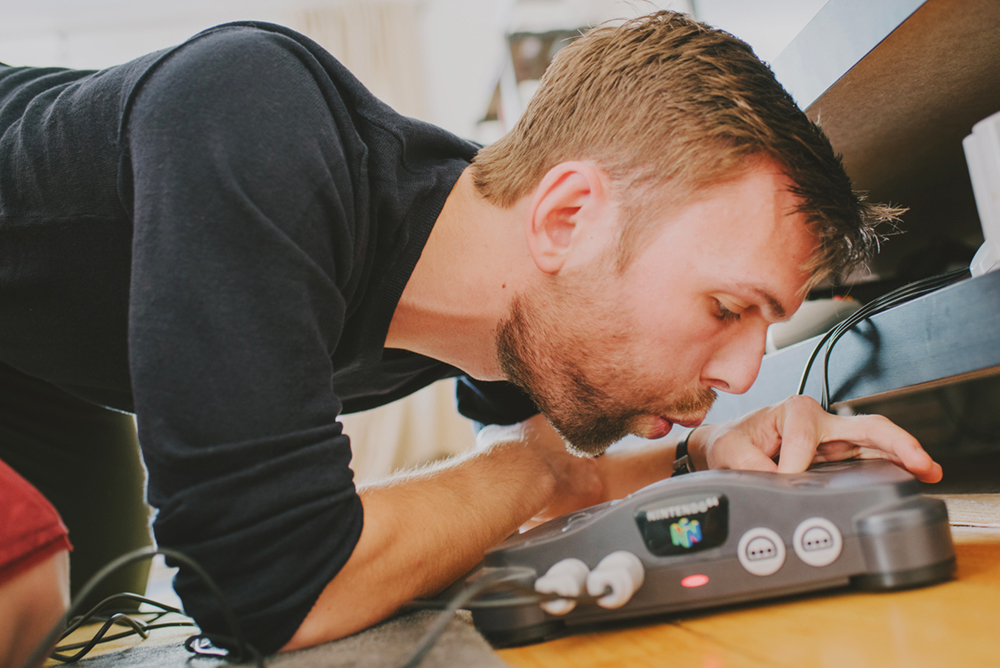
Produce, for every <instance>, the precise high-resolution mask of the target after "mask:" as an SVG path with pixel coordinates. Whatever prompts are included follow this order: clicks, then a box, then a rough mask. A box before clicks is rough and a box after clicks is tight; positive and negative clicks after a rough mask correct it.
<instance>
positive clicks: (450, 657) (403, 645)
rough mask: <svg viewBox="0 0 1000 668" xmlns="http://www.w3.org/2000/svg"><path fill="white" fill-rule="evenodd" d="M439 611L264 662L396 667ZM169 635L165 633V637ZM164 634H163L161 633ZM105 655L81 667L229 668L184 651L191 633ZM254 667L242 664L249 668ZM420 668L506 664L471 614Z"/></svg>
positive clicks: (501, 667)
mask: <svg viewBox="0 0 1000 668" xmlns="http://www.w3.org/2000/svg"><path fill="white" fill-rule="evenodd" d="M438 614H440V613H439V612H436V611H433V612H432V611H422V612H414V613H410V614H407V615H402V616H400V617H397V618H395V619H391V620H389V621H387V622H384V623H382V624H380V625H378V626H375V627H373V628H370V629H368V630H366V631H362V632H361V633H358V634H356V635H353V636H351V637H349V638H344V639H343V640H338V641H336V642H331V643H327V644H325V645H320V646H319V647H312V648H309V649H304V650H300V651H298V652H290V653H287V654H279V655H276V656H273V657H268V658H267V659H266V665H267V666H268V667H269V668H272V667H273V668H348V667H349V666H357V667H358V668H397V667H398V666H401V665H402V664H403V663H404V662H405V661H406V660H407V659H408V658H409V657H410V654H411V653H412V652H413V650H414V649H415V648H416V646H417V643H418V642H419V641H420V638H421V637H422V636H423V634H424V632H425V631H426V630H427V628H428V627H429V626H430V624H431V623H432V622H433V620H434V618H435V616H436V615H438ZM165 631H166V630H164V632H165ZM161 633H162V632H161ZM156 634H157V631H153V633H152V634H151V635H150V637H149V639H147V640H145V641H143V642H141V643H139V644H137V645H135V646H134V647H130V648H128V649H122V650H118V651H112V652H110V653H108V654H104V655H102V656H97V657H94V658H85V659H83V660H82V661H80V662H79V664H77V665H79V666H80V667H81V668H135V667H138V666H142V667H143V668H147V667H148V668H227V667H228V666H231V665H232V664H227V663H225V662H224V661H221V660H217V659H211V658H201V657H194V655H192V654H191V653H189V652H188V651H187V650H185V649H184V638H185V637H186V636H187V635H190V634H189V633H188V634H183V633H176V632H175V633H170V634H167V635H166V636H163V635H161V636H160V637H159V639H158V638H157V635H156ZM249 665H250V664H240V668H247V667H248V666H249ZM420 666H421V668H457V667H464V666H469V667H474V668H506V667H507V664H506V663H504V662H503V661H501V660H500V658H499V657H498V656H497V655H496V654H495V653H494V652H493V650H492V649H491V648H490V646H489V643H487V642H486V640H485V639H484V638H483V637H482V636H481V635H479V633H478V632H477V631H476V630H475V628H474V627H473V626H472V622H471V618H470V616H468V615H467V614H464V613H462V614H459V615H458V616H457V617H456V618H455V619H453V620H452V622H451V624H450V625H449V626H448V629H447V630H446V631H445V632H444V634H443V635H442V636H441V638H440V639H439V640H438V641H437V643H436V644H435V646H434V648H433V649H432V650H431V651H430V653H429V654H428V655H427V656H426V657H425V658H424V660H423V663H421V664H420Z"/></svg>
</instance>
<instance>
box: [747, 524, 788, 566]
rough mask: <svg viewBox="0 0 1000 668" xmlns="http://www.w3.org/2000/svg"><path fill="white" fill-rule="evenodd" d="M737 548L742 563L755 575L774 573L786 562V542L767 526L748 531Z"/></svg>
mask: <svg viewBox="0 0 1000 668" xmlns="http://www.w3.org/2000/svg"><path fill="white" fill-rule="evenodd" d="M736 549H737V553H736V554H737V556H738V557H739V559H740V565H742V566H743V568H745V569H747V571H749V572H750V573H753V574H754V575H760V576H765V575H774V574H775V573H777V572H778V571H779V570H780V569H781V567H782V565H783V564H784V563H785V542H784V541H783V540H781V536H779V535H778V534H777V533H775V532H774V531H772V530H771V529H768V528H766V527H756V528H753V529H750V530H749V531H747V532H746V533H745V534H743V537H742V538H740V544H739V546H738V547H737V548H736Z"/></svg>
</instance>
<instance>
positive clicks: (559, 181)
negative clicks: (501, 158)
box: [525, 162, 610, 274]
mask: <svg viewBox="0 0 1000 668" xmlns="http://www.w3.org/2000/svg"><path fill="white" fill-rule="evenodd" d="M606 179H607V175H606V174H605V173H604V172H603V171H602V170H600V169H599V168H597V167H595V166H594V165H591V164H589V163H586V162H563V163H560V164H558V165H556V166H555V167H553V168H552V169H550V170H549V171H548V172H547V173H546V174H545V176H544V177H542V180H541V182H540V183H539V184H538V187H537V188H535V191H534V193H533V194H532V199H531V204H530V206H529V209H528V218H527V221H526V224H525V225H526V227H525V234H526V237H527V242H528V250H529V252H530V253H531V257H532V259H533V260H534V262H535V265H536V266H537V267H538V268H539V269H540V270H541V271H543V272H545V273H547V274H555V273H558V272H559V271H560V270H561V269H562V268H563V267H564V266H565V264H566V263H567V261H568V260H569V259H570V257H571V256H575V255H578V256H583V257H587V256H589V255H590V254H594V253H596V252H597V251H599V250H600V249H598V248H596V246H597V245H598V243H599V242H600V241H601V238H602V237H603V236H604V235H600V234H595V232H596V231H597V230H598V228H601V227H603V226H605V224H606V222H607V215H608V213H609V208H610V202H609V201H608V197H607V188H606V186H605V183H606Z"/></svg>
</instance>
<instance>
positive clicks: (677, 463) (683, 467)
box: [673, 427, 698, 476]
mask: <svg viewBox="0 0 1000 668" xmlns="http://www.w3.org/2000/svg"><path fill="white" fill-rule="evenodd" d="M697 428H698V427H695V428H694V429H697ZM694 429H692V430H691V431H689V432H688V433H687V434H685V436H684V438H682V439H681V441H680V443H678V444H677V450H676V451H675V453H674V473H673V475H674V476H679V475H684V474H685V473H694V464H693V463H692V461H691V455H689V454H688V441H689V440H690V439H691V434H693V433H694Z"/></svg>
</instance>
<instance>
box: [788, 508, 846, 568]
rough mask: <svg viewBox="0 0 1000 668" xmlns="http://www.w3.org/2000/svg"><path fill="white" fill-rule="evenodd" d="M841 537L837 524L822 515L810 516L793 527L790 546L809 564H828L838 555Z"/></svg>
mask: <svg viewBox="0 0 1000 668" xmlns="http://www.w3.org/2000/svg"><path fill="white" fill-rule="evenodd" d="M843 544H844V541H843V538H842V537H841V535H840V530H839V529H837V525H836V524H834V523H833V522H831V521H830V520H828V519H826V518H823V517H810V518H809V519H807V520H804V521H803V522H802V523H801V524H799V526H798V527H797V528H796V529H795V535H794V536H793V537H792V546H793V547H794V548H795V554H797V555H799V559H801V560H802V561H804V562H805V563H807V564H809V565H810V566H816V567H821V566H829V565H830V564H832V563H833V562H835V561H836V560H837V557H839V556H840V550H841V549H842V548H843Z"/></svg>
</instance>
